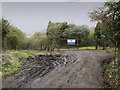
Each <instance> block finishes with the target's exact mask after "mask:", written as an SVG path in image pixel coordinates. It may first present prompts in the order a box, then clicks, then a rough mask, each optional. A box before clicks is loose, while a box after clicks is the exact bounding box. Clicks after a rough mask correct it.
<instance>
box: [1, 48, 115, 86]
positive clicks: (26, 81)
mask: <svg viewBox="0 0 120 90" xmlns="http://www.w3.org/2000/svg"><path fill="white" fill-rule="evenodd" d="M42 58H44V60H43V59H42ZM112 58H113V56H112V55H108V54H104V53H98V52H97V51H91V50H90V51H89V50H81V51H64V52H63V55H62V56H59V55H58V56H48V57H44V56H36V57H31V58H30V59H29V62H26V64H25V65H23V67H24V68H23V69H22V70H21V72H19V73H16V74H15V75H13V76H10V77H9V78H7V79H5V80H4V81H3V87H4V88H5V87H7V88H8V87H9V88H98V87H102V86H101V84H100V82H99V77H100V74H101V69H102V66H101V62H104V61H106V60H110V59H112ZM43 62H44V63H43ZM25 70H26V71H25Z"/></svg>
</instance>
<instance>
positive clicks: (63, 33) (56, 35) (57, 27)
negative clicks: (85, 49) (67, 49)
mask: <svg viewBox="0 0 120 90" xmlns="http://www.w3.org/2000/svg"><path fill="white" fill-rule="evenodd" d="M89 31H90V30H89V28H88V26H85V25H83V26H76V25H75V24H67V22H63V23H52V22H49V24H48V28H47V38H48V48H49V49H51V50H52V49H54V48H58V49H59V48H60V47H63V46H66V41H67V39H76V40H77V45H78V46H79V44H80V43H81V42H82V41H83V42H82V43H83V45H85V46H87V43H88V40H87V39H88V37H89V35H90V33H89ZM89 39H90V38H89ZM81 45H82V44H81Z"/></svg>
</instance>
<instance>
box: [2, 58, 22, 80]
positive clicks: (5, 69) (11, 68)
mask: <svg viewBox="0 0 120 90" xmlns="http://www.w3.org/2000/svg"><path fill="white" fill-rule="evenodd" d="M22 63H23V62H22V61H20V62H19V61H18V58H16V57H15V58H14V60H12V62H11V63H5V64H2V73H3V78H5V77H4V76H6V75H10V74H12V73H14V72H16V71H18V70H19V69H20V67H22Z"/></svg>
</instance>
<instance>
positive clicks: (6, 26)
mask: <svg viewBox="0 0 120 90" xmlns="http://www.w3.org/2000/svg"><path fill="white" fill-rule="evenodd" d="M10 27H11V25H10V23H9V22H8V20H5V19H4V18H2V48H3V49H6V36H7V34H8V33H9V28H10Z"/></svg>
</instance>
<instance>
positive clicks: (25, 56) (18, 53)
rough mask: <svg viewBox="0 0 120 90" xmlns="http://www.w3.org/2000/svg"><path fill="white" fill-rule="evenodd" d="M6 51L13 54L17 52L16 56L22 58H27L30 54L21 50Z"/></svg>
mask: <svg viewBox="0 0 120 90" xmlns="http://www.w3.org/2000/svg"><path fill="white" fill-rule="evenodd" d="M8 52H9V53H13V54H17V56H18V57H23V58H29V56H31V55H30V54H28V53H25V52H21V51H15V50H11V51H8Z"/></svg>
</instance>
